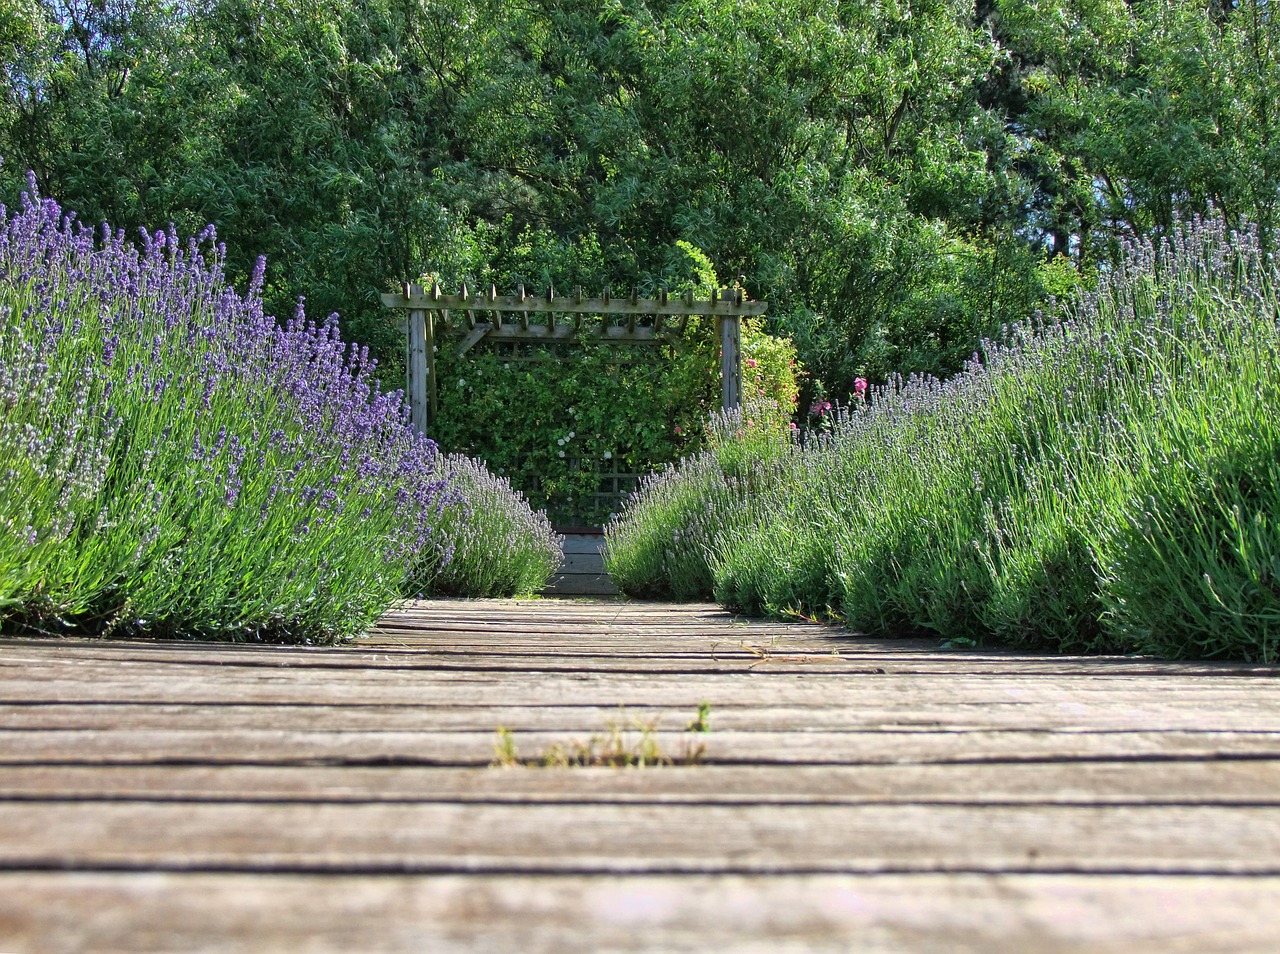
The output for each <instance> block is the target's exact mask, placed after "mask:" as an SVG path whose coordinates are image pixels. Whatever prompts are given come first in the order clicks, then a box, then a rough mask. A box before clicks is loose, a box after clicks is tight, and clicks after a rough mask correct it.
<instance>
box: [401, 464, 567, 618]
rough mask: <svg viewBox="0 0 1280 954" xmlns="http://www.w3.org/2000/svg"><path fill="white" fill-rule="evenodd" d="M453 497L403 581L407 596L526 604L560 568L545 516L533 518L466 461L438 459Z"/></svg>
mask: <svg viewBox="0 0 1280 954" xmlns="http://www.w3.org/2000/svg"><path fill="white" fill-rule="evenodd" d="M441 473H442V474H443V475H444V476H445V478H446V479H447V480H448V481H449V486H450V488H451V489H452V490H453V492H454V493H453V496H451V497H450V498H449V499H448V500H446V501H444V502H443V503H442V505H441V506H440V508H439V510H438V514H439V516H438V518H437V519H436V520H435V521H434V530H435V532H434V533H433V534H432V538H431V543H430V544H429V545H428V547H427V548H426V550H425V552H424V553H423V554H421V555H420V556H419V558H418V560H417V562H416V563H415V565H414V568H413V570H412V572H411V573H410V576H409V581H408V591H409V592H411V593H414V594H419V593H421V594H423V595H428V596H431V595H441V596H446V595H447V596H469V597H484V596H532V595H533V594H535V593H537V592H538V591H539V590H541V589H543V588H544V587H545V586H546V585H547V583H548V582H550V580H551V577H552V576H554V575H555V572H556V570H558V569H559V568H560V564H561V562H562V560H563V553H562V551H561V547H562V545H563V542H564V541H563V538H562V537H561V536H560V535H559V534H557V533H556V532H555V531H554V530H552V529H551V523H550V521H549V520H548V519H547V515H546V512H545V511H542V510H538V511H535V510H533V509H532V508H531V507H530V506H529V504H528V502H527V501H526V500H525V498H524V495H523V494H521V493H519V492H518V491H516V490H513V489H512V487H511V482H510V481H509V480H507V478H505V477H498V476H495V475H494V474H492V473H490V472H489V471H488V470H487V469H486V468H485V467H484V465H483V464H481V463H479V462H478V461H475V460H472V459H471V458H469V457H463V456H461V455H456V454H451V455H449V456H447V457H445V458H444V460H443V461H442V464H441Z"/></svg>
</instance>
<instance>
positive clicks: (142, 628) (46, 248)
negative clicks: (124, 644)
mask: <svg viewBox="0 0 1280 954" xmlns="http://www.w3.org/2000/svg"><path fill="white" fill-rule="evenodd" d="M0 222H2V223H3V228H2V230H0V415H2V416H0V453H2V456H0V614H3V617H4V618H7V619H8V620H9V621H10V623H14V622H18V623H21V624H24V625H27V626H31V627H37V628H40V629H44V630H47V631H56V632H72V631H83V632H90V631H92V632H97V631H102V630H104V629H107V630H127V631H131V632H137V633H147V634H155V635H182V636H189V637H205V638H224V639H246V638H256V639H263V638H269V639H284V640H321V641H325V640H335V639H340V638H343V637H347V636H350V635H353V634H355V633H358V632H360V631H361V630H363V629H364V628H365V627H366V626H367V625H368V624H369V623H370V622H371V621H372V620H373V619H375V618H376V617H377V616H378V615H379V614H380V613H381V612H382V611H383V610H384V609H385V608H386V606H387V605H388V604H389V603H390V602H391V601H392V600H394V599H396V598H397V596H398V595H399V591H400V587H401V586H402V583H403V581H404V578H405V573H406V569H407V567H408V566H409V565H411V564H412V562H413V561H414V560H415V558H416V557H417V555H418V554H419V553H420V552H422V551H423V550H424V548H425V547H426V545H427V544H428V542H429V541H430V534H431V530H432V525H433V524H432V521H433V516H434V515H435V514H436V513H437V512H438V508H439V507H440V506H441V505H442V502H443V500H444V496H443V495H444V481H443V479H442V478H441V476H440V474H439V458H438V454H437V452H436V449H435V446H434V445H433V444H432V443H431V442H430V441H429V440H426V439H425V438H422V437H419V436H417V435H415V434H413V433H412V432H411V431H410V430H409V429H408V428H407V427H406V426H405V423H404V412H403V408H402V399H401V395H399V394H398V393H397V394H382V393H379V391H378V390H377V389H376V388H375V387H374V383H373V381H372V379H371V377H370V373H371V370H372V363H371V362H370V361H369V360H368V357H367V354H366V353H365V352H363V351H361V350H360V349H357V348H355V347H354V346H352V347H351V348H346V347H344V345H343V344H342V342H341V341H340V340H339V339H338V333H337V327H336V323H335V322H334V321H332V320H330V321H328V322H325V323H322V324H314V323H309V322H308V321H307V320H306V318H305V316H304V314H303V312H302V308H301V306H299V309H298V313H297V315H296V316H295V317H294V318H293V320H292V321H290V322H289V323H288V324H287V325H285V326H283V327H282V326H280V325H279V324H278V323H277V322H276V321H275V319H274V318H272V317H270V316H267V315H264V314H263V312H262V307H261V297H260V294H261V287H262V271H261V268H259V271H258V273H257V275H256V276H255V277H254V280H253V282H252V283H251V285H250V287H249V289H248V291H247V293H245V294H244V295H240V294H237V293H236V292H235V291H234V290H233V289H231V288H230V287H228V285H227V284H226V281H225V279H224V277H223V266H222V262H223V250H222V248H221V247H220V246H218V245H217V244H216V239H215V236H214V234H213V231H212V229H210V230H208V231H207V232H206V233H204V234H203V235H201V236H199V237H198V238H196V239H193V240H191V241H189V242H186V243H182V242H180V241H179V239H178V237H177V236H176V235H175V234H174V233H173V232H171V231H170V232H157V233H155V234H152V235H144V236H143V239H142V242H141V244H140V245H134V244H133V243H131V242H128V241H126V240H125V238H124V237H123V236H122V235H120V234H118V233H111V232H109V231H108V230H106V229H105V228H104V229H103V231H102V233H101V234H100V235H99V236H97V237H95V235H94V233H93V232H92V231H90V230H88V229H85V228H82V227H81V226H79V225H78V224H77V223H76V222H75V221H74V218H73V217H72V216H70V215H64V214H63V212H62V210H61V209H60V208H59V207H58V206H57V205H56V204H55V203H54V202H52V201H49V200H41V199H40V198H39V196H38V195H37V193H36V189H35V185H34V181H32V183H31V187H30V192H29V194H28V195H27V196H26V197H25V198H24V201H23V204H22V207H21V209H19V210H17V211H15V212H13V213H12V214H10V213H9V212H8V211H7V210H4V209H3V207H0Z"/></svg>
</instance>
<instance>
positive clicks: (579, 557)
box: [559, 551, 617, 593]
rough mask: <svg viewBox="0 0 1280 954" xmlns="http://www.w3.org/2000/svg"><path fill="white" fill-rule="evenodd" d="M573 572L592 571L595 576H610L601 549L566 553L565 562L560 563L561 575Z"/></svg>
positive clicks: (615, 590) (615, 589) (615, 588)
mask: <svg viewBox="0 0 1280 954" xmlns="http://www.w3.org/2000/svg"><path fill="white" fill-rule="evenodd" d="M571 573H590V574H592V575H593V576H603V577H605V578H606V579H607V578H608V574H606V573H605V572H604V559H603V558H602V557H601V556H600V553H599V551H596V552H594V553H566V554H565V555H564V562H563V563H562V564H561V565H560V570H559V575H561V576H567V575H568V574H571ZM614 592H615V593H616V592H617V587H614Z"/></svg>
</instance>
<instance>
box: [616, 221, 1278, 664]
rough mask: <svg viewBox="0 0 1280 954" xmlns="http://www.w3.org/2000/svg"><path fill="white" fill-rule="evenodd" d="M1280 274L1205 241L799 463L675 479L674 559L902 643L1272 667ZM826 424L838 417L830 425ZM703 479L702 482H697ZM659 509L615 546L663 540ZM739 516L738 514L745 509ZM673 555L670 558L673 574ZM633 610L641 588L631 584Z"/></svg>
mask: <svg viewBox="0 0 1280 954" xmlns="http://www.w3.org/2000/svg"><path fill="white" fill-rule="evenodd" d="M1275 282H1276V271H1275V266H1274V263H1273V261H1272V260H1271V259H1270V258H1268V257H1266V256H1265V255H1263V254H1262V253H1261V252H1260V251H1259V249H1258V246H1257V243H1256V241H1255V240H1254V239H1253V238H1252V237H1251V236H1249V235H1247V234H1243V235H1241V234H1234V233H1232V234H1228V233H1227V232H1226V231H1225V230H1224V229H1223V228H1222V226H1221V224H1220V223H1208V224H1203V223H1194V224H1192V225H1189V226H1187V227H1185V228H1184V229H1183V230H1181V231H1180V232H1179V233H1178V234H1176V235H1172V236H1170V237H1169V238H1168V239H1167V240H1166V241H1164V242H1163V243H1161V244H1159V245H1156V246H1136V247H1134V248H1132V249H1130V250H1129V252H1128V255H1127V258H1126V260H1125V262H1124V264H1123V266H1122V267H1120V268H1118V269H1116V270H1115V271H1113V272H1112V273H1110V274H1107V275H1105V276H1103V277H1102V279H1101V281H1100V283H1099V286H1098V289H1097V290H1096V292H1088V291H1081V292H1080V294H1079V295H1078V297H1077V298H1076V299H1075V301H1074V303H1073V304H1072V306H1071V307H1070V309H1069V310H1068V313H1067V314H1066V315H1065V316H1064V318H1063V320H1061V321H1060V322H1055V323H1049V324H1045V325H1041V324H1039V323H1031V322H1029V323H1027V324H1025V325H1023V326H1019V327H1015V328H1011V329H1008V330H1007V332H1006V334H1005V336H1004V337H1003V339H1002V340H1001V341H1000V342H989V343H987V344H986V345H985V346H984V350H983V353H982V354H981V355H980V356H975V358H974V360H973V361H971V362H970V364H969V366H968V367H967V368H966V369H965V371H964V372H963V373H961V374H959V375H957V376H956V377H954V378H952V379H950V380H949V381H947V382H945V383H944V382H939V381H936V380H932V379H928V378H913V379H910V380H905V381H904V380H901V379H894V380H891V381H889V382H888V383H887V384H885V385H882V386H879V387H874V388H871V389H869V390H868V391H867V393H866V397H865V399H860V400H856V401H855V404H854V406H853V407H851V408H848V409H845V410H844V411H842V412H841V413H839V414H838V415H836V417H835V419H834V420H832V419H831V418H830V417H828V416H826V415H825V414H824V419H825V421H826V425H825V429H824V430H823V432H822V433H819V434H816V435H809V436H808V437H807V438H806V440H805V441H804V443H803V446H802V448H800V449H798V450H795V451H793V452H784V451H783V449H782V448H783V444H782V443H781V442H780V441H773V442H769V441H755V440H741V439H740V440H738V441H737V442H735V443H732V444H730V445H728V447H727V448H725V449H722V450H721V457H722V458H724V461H723V465H722V464H721V463H720V462H719V461H716V462H715V463H716V467H717V468H718V469H719V470H720V471H721V473H722V474H723V472H724V469H725V467H728V469H729V470H731V471H733V472H739V473H750V474H752V475H753V480H752V481H750V482H748V483H745V484H742V485H741V491H742V492H741V493H740V495H739V497H738V498H736V499H733V500H724V501H719V500H717V501H716V502H714V503H713V502H712V498H713V497H714V496H715V495H716V494H719V493H720V491H719V486H720V485H719V484H718V483H717V482H716V481H715V480H711V479H708V473H709V472H710V471H709V465H708V463H707V462H706V460H704V459H701V458H700V459H699V461H698V463H697V464H696V466H692V467H691V466H690V465H689V464H685V465H682V467H678V468H673V469H672V470H670V471H669V472H668V473H667V475H666V476H665V477H664V479H663V484H662V492H661V494H662V497H663V499H664V500H671V499H679V500H680V501H681V506H680V507H679V508H678V509H675V510H671V509H668V510H665V511H664V514H665V523H664V529H663V534H662V535H661V536H662V539H669V538H671V537H673V536H675V535H677V534H679V533H681V532H682V526H681V524H680V522H679V521H680V520H682V519H686V517H688V518H689V519H699V518H700V515H702V514H706V513H711V514H714V515H715V516H714V520H715V523H716V527H717V529H716V530H715V531H714V532H703V533H700V534H698V535H697V536H696V540H697V542H698V548H699V549H700V550H701V551H702V552H703V553H705V556H704V557H703V559H704V562H705V564H706V566H707V567H708V569H709V571H710V572H711V574H712V582H713V591H714V593H715V594H716V596H717V598H718V599H720V600H722V601H724V602H726V603H729V604H731V605H734V606H736V607H739V608H743V609H747V610H749V611H753V612H768V613H790V612H801V613H805V614H806V615H808V614H815V613H816V614H822V613H827V614H829V615H831V616H835V617H839V618H842V619H843V620H844V621H845V622H846V623H847V624H848V625H850V626H853V627H856V628H859V629H864V630H869V631H876V632H882V633H900V632H920V631H925V632H933V633H937V634H938V635H941V636H944V637H946V638H949V639H953V640H972V641H981V640H984V639H990V638H998V639H1003V640H1006V641H1010V642H1014V643H1018V644H1021V645H1028V646H1037V647H1047V648H1053V649H1057V650H1060V651H1071V652H1079V651H1094V652H1096V651H1120V652H1135V651H1136V652H1152V653H1157V654H1160V655H1164V656H1228V657H1233V658H1245V659H1265V660H1271V659H1273V658H1274V657H1275V639H1276V635H1277V623H1278V621H1280V542H1278V538H1277V528H1278V527H1280V480H1278V479H1277V477H1278V473H1280V463H1278V461H1280V442H1278V438H1280V434H1278V433H1277V425H1276V424H1275V423H1274V420H1275V415H1274V414H1273V413H1272V411H1273V409H1274V408H1275V407H1276V406H1277V403H1276V401H1277V397H1280V357H1278V356H1280V330H1278V329H1277V316H1278V315H1280V308H1278V306H1277V299H1276V292H1275ZM818 410H821V411H824V412H825V408H819V409H818ZM686 470H687V471H688V472H689V473H691V474H693V473H696V475H697V476H696V478H691V479H689V480H685V479H684V477H683V475H684V474H685V473H686ZM652 496H653V494H652V491H651V490H650V489H649V488H647V487H646V488H645V489H643V490H642V491H641V493H640V494H638V495H637V496H636V498H634V499H633V500H632V501H631V502H630V503H629V504H628V508H627V511H626V512H625V513H624V514H623V515H622V516H621V517H620V518H619V520H618V521H617V522H616V523H615V524H614V525H613V526H611V527H610V538H611V546H612V547H613V548H614V555H613V559H614V560H615V562H616V563H618V564H619V565H622V564H625V563H626V562H627V561H628V560H630V559H631V558H632V553H633V552H634V551H635V550H637V549H638V548H644V547H649V543H650V542H651V541H648V540H645V539H644V538H642V537H637V536H635V534H634V528H635V527H636V526H638V525H642V524H646V523H647V521H649V520H650V515H651V512H650V499H651V497H652ZM726 508H728V509H726ZM662 552H663V550H662V548H661V547H649V551H648V556H647V560H648V561H649V564H650V570H649V572H650V574H651V575H652V576H655V577H660V576H661V575H662V572H663V571H662V569H661V560H660V558H659V555H660V554H661V553H662ZM624 588H625V584H624Z"/></svg>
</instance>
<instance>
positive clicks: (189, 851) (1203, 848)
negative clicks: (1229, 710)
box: [0, 801, 1280, 876]
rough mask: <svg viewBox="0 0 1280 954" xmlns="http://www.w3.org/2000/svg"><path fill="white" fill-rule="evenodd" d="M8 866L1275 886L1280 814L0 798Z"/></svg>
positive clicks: (2, 863) (1, 855)
mask: <svg viewBox="0 0 1280 954" xmlns="http://www.w3.org/2000/svg"><path fill="white" fill-rule="evenodd" d="M0 869H4V870H51V869H52V870H66V869H78V870H94V869H98V870H166V871H218V870H228V869H230V870H237V871H260V872H270V871H289V872H315V873H321V872H333V873H355V872H365V873H370V874H373V873H389V874H390V873H397V874H410V873H419V874H428V873H458V874H464V873H469V874H483V873H511V872H528V873H553V872H555V873H565V874H575V873H577V874H677V873H686V874H710V873H715V874H737V875H745V874H788V873H795V874H802V873H832V874H836V873H839V874H873V873H881V872H897V873H908V872H911V873H925V872H969V873H990V874H999V873H1005V872H1022V873H1033V872H1044V873H1081V874H1083V873H1109V874H1228V875H1240V874H1251V875H1267V876H1275V875H1280V809H1277V808H1275V807H1253V806H1231V807H1220V806H1171V807H1163V806H1141V807H1133V806H1053V805H1036V806H1018V805H1000V806H977V807H974V806H965V805H849V806H844V805H839V806H833V805H741V806H739V805H679V804H677V805H651V804H629V805H607V804H554V805H548V804H531V805H506V804H468V805H463V804H456V803H423V804H398V803H353V804H337V803H330V804H315V803H301V804H293V803H280V804H270V805H266V804H240V803H199V804H196V803H169V802H137V801H133V802H71V801H66V802H29V803H27V802H0Z"/></svg>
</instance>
